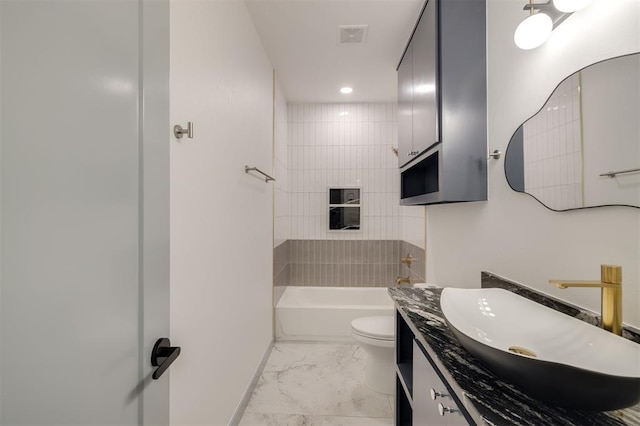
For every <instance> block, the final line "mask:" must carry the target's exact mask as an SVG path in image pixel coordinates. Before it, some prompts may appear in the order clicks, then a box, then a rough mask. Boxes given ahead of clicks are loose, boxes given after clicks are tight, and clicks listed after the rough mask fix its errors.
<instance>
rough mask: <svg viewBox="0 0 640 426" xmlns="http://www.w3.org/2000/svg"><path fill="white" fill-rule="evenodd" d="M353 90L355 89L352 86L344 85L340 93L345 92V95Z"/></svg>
mask: <svg viewBox="0 0 640 426" xmlns="http://www.w3.org/2000/svg"><path fill="white" fill-rule="evenodd" d="M351 92H353V89H352V88H351V87H343V88H342V89H340V93H344V94H345V95H348V94H349V93H351Z"/></svg>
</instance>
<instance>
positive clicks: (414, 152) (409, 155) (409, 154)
mask: <svg viewBox="0 0 640 426" xmlns="http://www.w3.org/2000/svg"><path fill="white" fill-rule="evenodd" d="M418 152H420V151H409V152H407V157H412V156H414V155H418Z"/></svg>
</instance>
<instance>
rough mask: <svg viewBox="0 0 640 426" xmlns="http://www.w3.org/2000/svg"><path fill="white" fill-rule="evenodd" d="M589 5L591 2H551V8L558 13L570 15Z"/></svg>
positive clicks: (571, 0)
mask: <svg viewBox="0 0 640 426" xmlns="http://www.w3.org/2000/svg"><path fill="white" fill-rule="evenodd" d="M589 3H591V0H553V7H555V8H556V9H558V10H559V11H560V12H564V13H570V12H576V11H578V10H580V9H583V8H585V7H587V6H589Z"/></svg>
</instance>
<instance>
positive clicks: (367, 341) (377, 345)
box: [351, 315, 395, 394]
mask: <svg viewBox="0 0 640 426" xmlns="http://www.w3.org/2000/svg"><path fill="white" fill-rule="evenodd" d="M351 336H352V337H353V338H354V340H355V341H357V342H358V343H359V344H360V347H361V348H362V349H364V350H365V352H366V353H367V367H366V372H365V378H364V384H365V385H366V386H367V387H368V388H370V389H371V390H374V391H376V392H381V393H386V394H392V393H393V392H394V389H395V370H394V367H393V346H394V337H395V326H394V318H393V315H385V316H374V317H362V318H356V319H354V320H353V321H351Z"/></svg>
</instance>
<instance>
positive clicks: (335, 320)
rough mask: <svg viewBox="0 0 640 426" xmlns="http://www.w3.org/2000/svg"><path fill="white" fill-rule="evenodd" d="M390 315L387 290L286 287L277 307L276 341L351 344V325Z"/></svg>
mask: <svg viewBox="0 0 640 426" xmlns="http://www.w3.org/2000/svg"><path fill="white" fill-rule="evenodd" d="M370 315H393V302H392V301H391V297H389V293H388V292H387V288H386V287H287V289H286V290H285V291H284V294H283V295H282V297H281V298H280V300H279V301H278V303H277V304H276V339H277V340H306V341H320V342H351V341H353V340H352V338H351V321H353V320H354V319H355V318H358V317H364V316H370Z"/></svg>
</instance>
